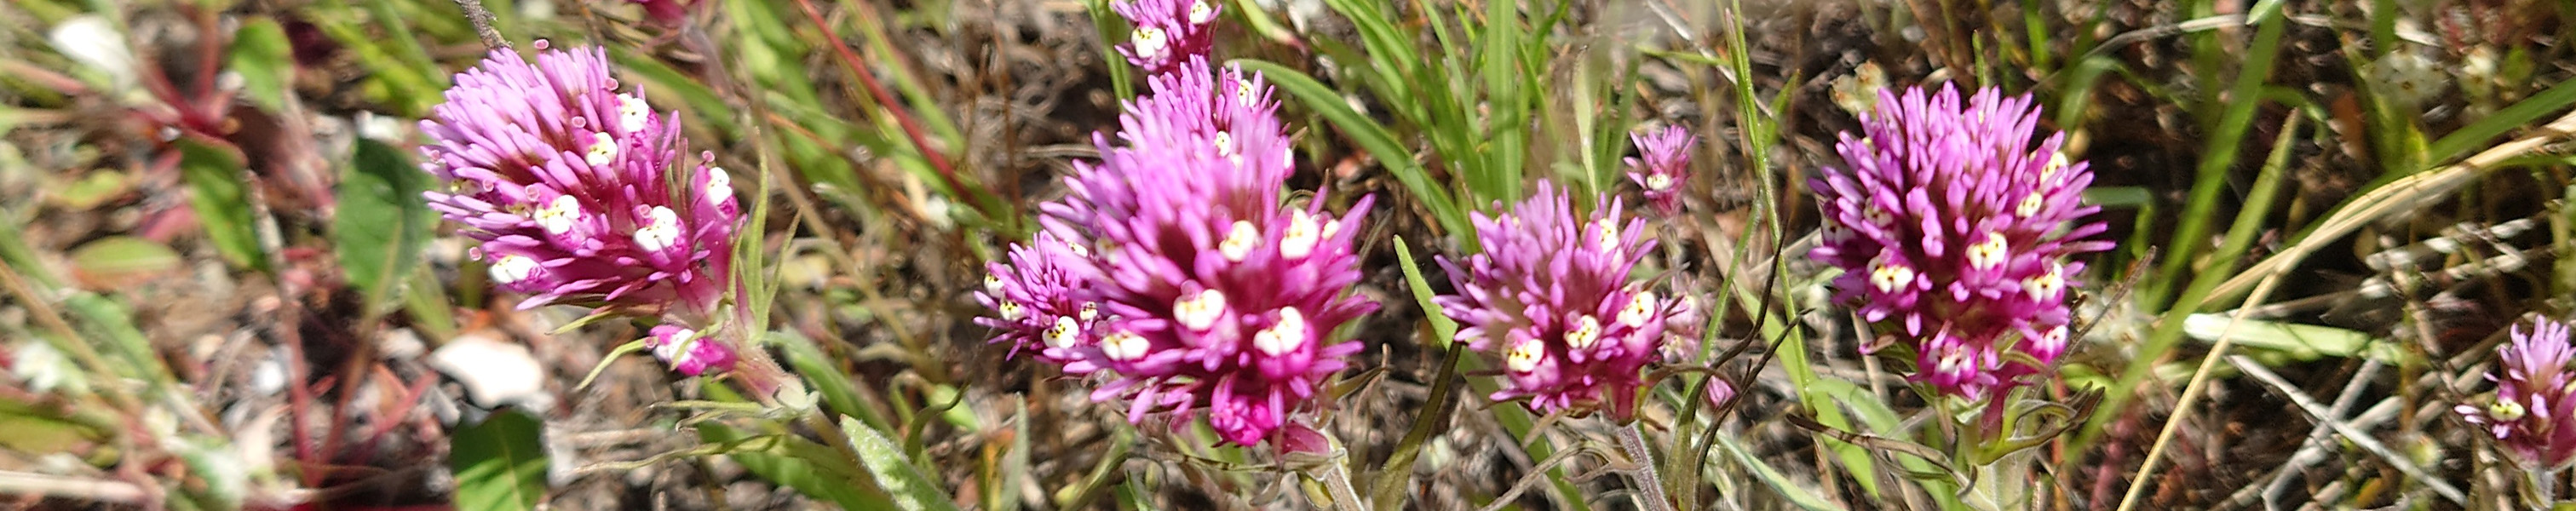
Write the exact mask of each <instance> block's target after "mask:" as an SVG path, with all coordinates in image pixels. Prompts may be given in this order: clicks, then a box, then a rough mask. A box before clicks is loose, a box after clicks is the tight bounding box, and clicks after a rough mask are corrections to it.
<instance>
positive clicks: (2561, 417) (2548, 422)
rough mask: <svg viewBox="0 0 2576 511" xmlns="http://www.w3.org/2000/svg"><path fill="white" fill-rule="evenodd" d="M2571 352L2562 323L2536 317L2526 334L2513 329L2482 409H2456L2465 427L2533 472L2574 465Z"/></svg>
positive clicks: (2575, 401) (2575, 378) (2574, 353)
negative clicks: (2476, 429)
mask: <svg viewBox="0 0 2576 511" xmlns="http://www.w3.org/2000/svg"><path fill="white" fill-rule="evenodd" d="M2571 358H2576V347H2570V346H2569V345H2568V340H2567V324H2565V323H2560V322H2557V321H2552V320H2549V319H2547V318H2542V319H2540V320H2538V321H2534V322H2532V325H2531V330H2530V331H2529V332H2525V331H2524V330H2523V329H2522V328H2521V327H2515V328H2514V329H2513V342H2512V343H2510V344H2506V345H2504V346H2502V347H2498V348H2496V369H2497V372H2495V373H2491V374H2488V375H2487V379H2488V380H2493V381H2495V382H2496V390H2495V396H2494V398H2493V399H2492V400H2490V401H2488V402H2487V405H2486V406H2485V407H2484V408H2480V407H2478V406H2477V405H2468V404H2463V405H2459V406H2458V407H2457V408H2455V409H2454V411H2457V412H2458V413H2459V414H2460V416H2461V418H2463V419H2465V420H2467V421H2468V422H2469V424H2475V425H2479V426H2483V427H2485V428H2486V430H2487V434H2489V435H2492V436H2494V437H2495V439H2496V442H2497V443H2499V444H2503V445H2504V447H2505V450H2506V451H2508V452H2511V453H2513V456H2514V458H2515V460H2516V461H2519V462H2521V463H2522V464H2523V465H2524V466H2525V467H2530V468H2535V469H2557V468H2561V467H2565V466H2567V462H2568V461H2571V460H2576V388H2570V385H2576V372H2571V371H2569V370H2568V369H2569V368H2568V366H2567V364H2568V363H2569V362H2570V359H2571Z"/></svg>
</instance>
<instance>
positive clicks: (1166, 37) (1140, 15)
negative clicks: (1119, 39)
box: [1109, 0, 1221, 75]
mask: <svg viewBox="0 0 2576 511" xmlns="http://www.w3.org/2000/svg"><path fill="white" fill-rule="evenodd" d="M1109 8H1110V10H1114V11H1117V12H1118V15H1119V16H1121V17H1125V18H1127V22H1128V24H1130V25H1134V29H1133V30H1130V31H1129V32H1128V37H1127V44H1122V45H1118V53H1119V54H1121V55H1126V56H1127V63H1129V64H1134V65H1136V67H1140V68H1144V69H1145V73H1146V74H1148V75H1159V74H1163V73H1169V72H1172V71H1173V70H1178V69H1187V68H1189V67H1190V66H1204V65H1205V64H1199V63H1196V61H1197V60H1198V59H1204V58H1207V56H1208V52H1209V51H1212V50H1214V49H1215V48H1216V17H1217V14H1218V13H1219V12H1221V11H1219V10H1218V7H1217V4H1216V2H1215V1H1214V0H1120V1H1117V2H1113V3H1111V4H1109Z"/></svg>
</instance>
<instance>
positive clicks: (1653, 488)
mask: <svg viewBox="0 0 2576 511" xmlns="http://www.w3.org/2000/svg"><path fill="white" fill-rule="evenodd" d="M1618 434H1619V448H1620V449H1622V450H1626V451H1628V458H1629V459H1630V460H1631V461H1633V462H1635V463H1636V464H1637V468H1636V469H1635V470H1629V471H1627V472H1628V479H1629V481H1630V482H1631V483H1634V484H1635V485H1636V486H1637V501H1638V502H1637V507H1640V508H1644V509H1646V511H1673V501H1672V499H1670V498H1666V497H1665V496H1664V479H1663V477H1662V476H1659V475H1656V474H1655V453H1654V451H1652V450H1650V449H1647V448H1646V432H1645V431H1643V430H1639V429H1637V423H1635V422H1630V423H1628V425H1627V426H1626V427H1621V428H1618Z"/></svg>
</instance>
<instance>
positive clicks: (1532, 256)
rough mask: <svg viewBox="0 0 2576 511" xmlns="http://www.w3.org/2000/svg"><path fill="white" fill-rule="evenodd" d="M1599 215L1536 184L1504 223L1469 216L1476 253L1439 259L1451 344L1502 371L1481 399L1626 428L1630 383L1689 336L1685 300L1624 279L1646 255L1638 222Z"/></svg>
mask: <svg viewBox="0 0 2576 511" xmlns="http://www.w3.org/2000/svg"><path fill="white" fill-rule="evenodd" d="M1598 203H1599V204H1603V205H1604V206H1605V207H1602V208H1600V209H1597V210H1594V211H1593V212H1592V213H1591V214H1590V215H1583V214H1580V213H1578V212H1576V211H1575V209H1574V202H1573V199H1572V197H1571V194H1569V193H1568V192H1566V191H1565V190H1562V189H1559V188H1556V187H1555V185H1553V184H1551V183H1549V182H1547V181H1540V182H1539V184H1538V193H1537V194H1536V195H1534V196H1531V197H1530V198H1529V199H1527V200H1524V201H1522V202H1521V203H1520V204H1518V205H1515V206H1513V207H1512V208H1511V210H1510V211H1509V212H1507V213H1503V214H1501V215H1499V216H1492V217H1488V216H1486V215H1485V214H1483V213H1476V214H1475V215H1474V216H1473V218H1472V220H1473V221H1474V223H1475V226H1476V236H1477V239H1479V240H1481V241H1483V243H1484V248H1485V251H1484V253H1481V254H1476V255H1474V256H1470V257H1468V258H1466V260H1464V261H1459V260H1454V259H1451V258H1448V257H1446V256H1443V257H1441V258H1440V260H1439V262H1440V266H1441V267H1442V268H1445V269H1447V270H1448V271H1449V279H1450V283H1451V284H1453V285H1454V286H1455V287H1456V288H1457V294H1454V295H1442V296H1438V297H1434V298H1433V301H1434V302H1435V303H1438V304H1439V305H1440V307H1441V309H1442V310H1444V311H1446V312H1447V313H1448V315H1449V316H1450V317H1451V318H1452V319H1456V320H1458V322H1459V323H1460V324H1461V325H1463V326H1464V328H1460V329H1459V330H1458V334H1457V338H1456V340H1457V341H1459V342H1465V343H1467V344H1468V346H1469V347H1470V348H1473V349H1475V350H1477V351H1481V352H1486V353H1490V354H1496V355H1500V358H1501V360H1502V367H1503V374H1504V376H1505V378H1504V385H1503V388H1502V389H1501V390H1498V391H1495V392H1494V394H1493V395H1492V396H1491V397H1492V399H1494V400H1497V401H1503V400H1513V399H1521V398H1527V399H1528V400H1529V401H1528V403H1527V406H1528V407H1529V408H1530V409H1531V410H1534V411H1537V412H1539V413H1555V412H1559V411H1568V412H1576V413H1581V412H1590V411H1605V412H1607V413H1608V414H1609V415H1610V416H1611V417H1612V418H1614V419H1616V420H1620V421H1625V420H1627V419H1628V418H1629V417H1631V416H1632V414H1633V413H1634V412H1635V409H1636V399H1637V387H1638V386H1639V385H1641V384H1642V383H1643V377H1642V375H1641V374H1640V371H1642V370H1643V369H1644V368H1645V367H1646V366H1647V365H1648V364H1650V363H1653V362H1656V361H1660V360H1663V359H1664V358H1665V356H1666V354H1665V353H1664V352H1663V348H1664V346H1665V345H1666V344H1667V341H1668V340H1667V339H1666V337H1667V336H1668V335H1676V334H1681V333H1683V332H1689V331H1691V330H1692V329H1695V328H1696V319H1697V317H1698V316H1697V315H1696V314H1693V313H1692V312H1691V309H1690V307H1689V305H1688V302H1687V301H1686V300H1681V299H1678V298H1676V297H1672V296H1663V295H1657V294H1656V293H1655V292H1653V291H1651V290H1648V289H1646V287H1645V286H1644V285H1643V284H1642V283H1640V282H1638V281H1634V280H1631V279H1630V277H1631V275H1630V272H1632V271H1634V270H1635V269H1636V267H1637V262H1638V261H1639V260H1641V259H1643V258H1644V257H1645V256H1646V254H1649V253H1652V252H1653V251H1654V248H1655V242H1654V241H1653V240H1647V239H1642V238H1641V235H1642V234H1643V233H1644V232H1645V230H1646V224H1645V221H1644V220H1642V219H1628V220H1627V221H1626V222H1625V223H1624V224H1623V223H1622V222H1620V219H1621V218H1622V217H1621V215H1620V213H1621V209H1622V208H1621V205H1620V203H1619V202H1617V201H1615V200H1614V199H1611V198H1609V197H1602V198H1600V199H1599V202H1598Z"/></svg>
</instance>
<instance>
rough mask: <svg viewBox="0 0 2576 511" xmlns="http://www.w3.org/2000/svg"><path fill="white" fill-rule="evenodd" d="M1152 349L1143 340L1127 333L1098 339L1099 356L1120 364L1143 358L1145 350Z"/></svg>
mask: <svg viewBox="0 0 2576 511" xmlns="http://www.w3.org/2000/svg"><path fill="white" fill-rule="evenodd" d="M1152 347H1153V346H1152V345H1151V344H1148V343H1146V342H1145V338H1143V337H1138V336H1136V334H1133V333H1128V332H1118V333H1114V334H1109V337H1105V338H1102V339H1100V354H1102V355H1108V356H1109V359H1110V360H1116V361H1121V362H1125V361H1130V360H1135V359H1138V358H1144V356H1145V350H1146V349H1149V348H1152Z"/></svg>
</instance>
